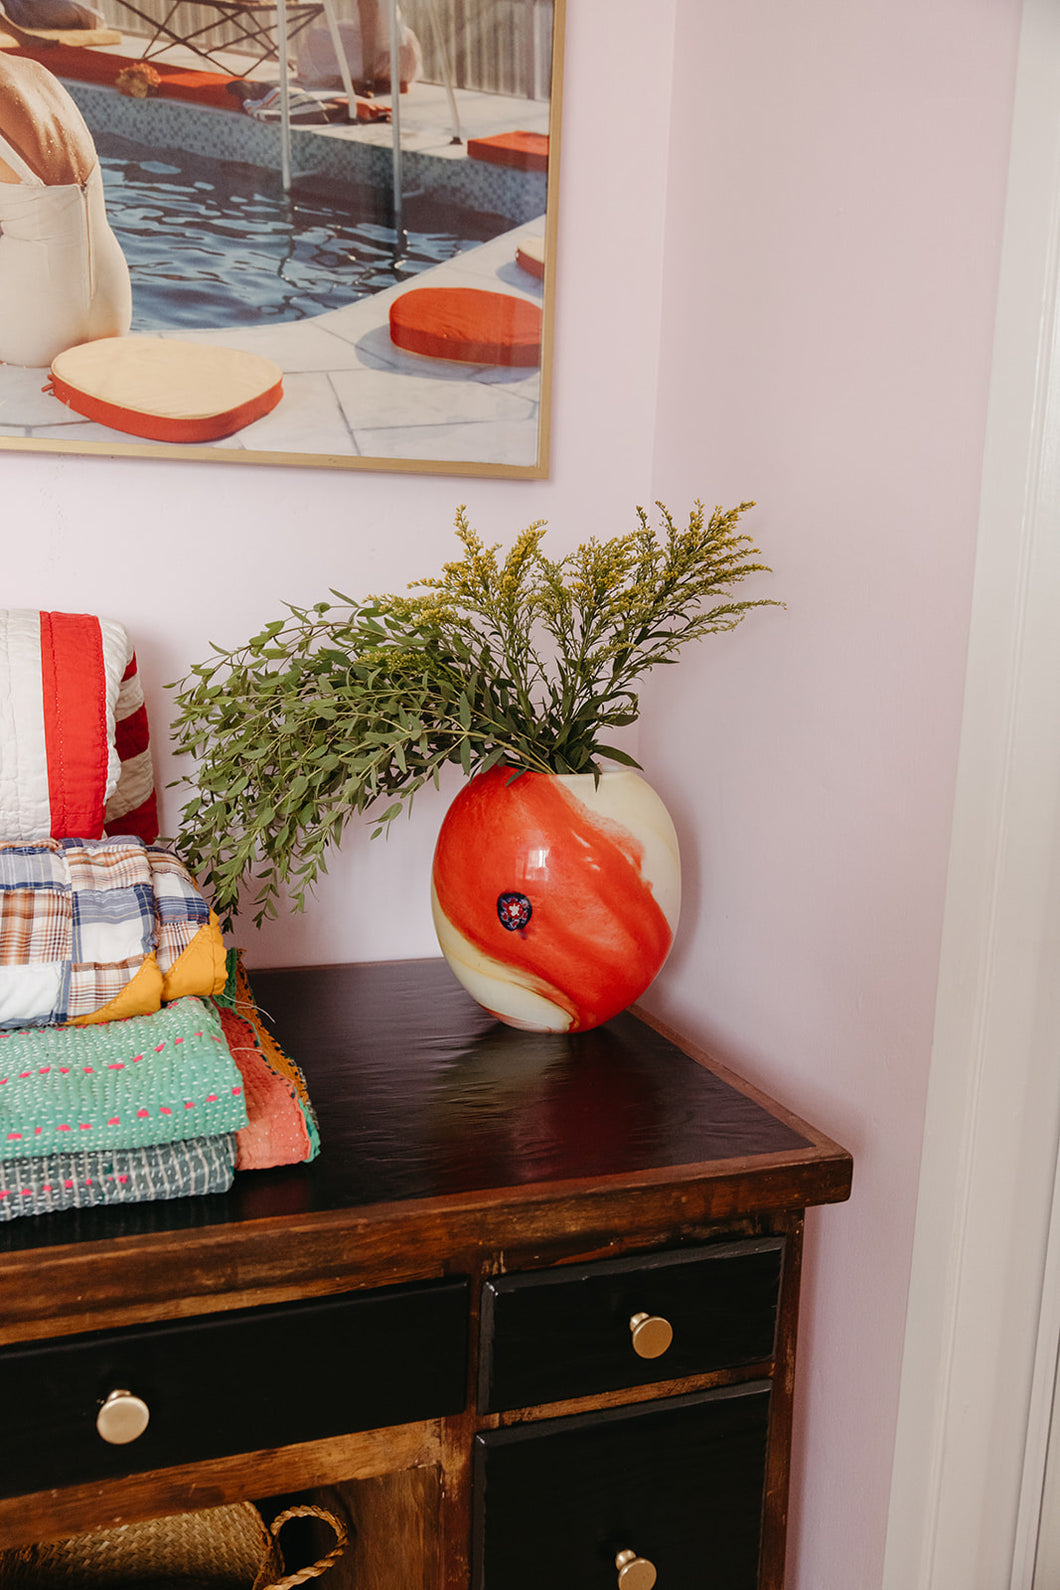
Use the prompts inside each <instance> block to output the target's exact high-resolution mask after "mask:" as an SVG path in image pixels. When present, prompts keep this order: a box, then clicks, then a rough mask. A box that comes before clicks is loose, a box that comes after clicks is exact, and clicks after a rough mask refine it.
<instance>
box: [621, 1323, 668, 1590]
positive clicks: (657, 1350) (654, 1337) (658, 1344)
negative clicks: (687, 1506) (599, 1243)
mask: <svg viewBox="0 0 1060 1590" xmlns="http://www.w3.org/2000/svg"><path fill="white" fill-rule="evenodd" d="M629 1328H630V1331H631V1332H632V1335H633V1351H634V1352H635V1353H636V1354H637V1356H638V1357H639V1358H661V1357H662V1355H663V1353H664V1352H665V1351H666V1349H667V1348H668V1347H669V1345H670V1343H671V1342H672V1341H673V1339H674V1328H673V1326H672V1325H671V1324H670V1321H669V1320H668V1319H663V1318H662V1317H661V1316H660V1315H658V1314H634V1316H633V1318H632V1319H631V1320H630V1322H629ZM653 1571H654V1570H653ZM634 1590H638V1587H636V1586H635V1587H634Z"/></svg>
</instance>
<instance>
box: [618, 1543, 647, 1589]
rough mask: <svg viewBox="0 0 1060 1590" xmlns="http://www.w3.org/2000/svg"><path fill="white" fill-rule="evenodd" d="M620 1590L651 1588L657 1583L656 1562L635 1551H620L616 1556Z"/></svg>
mask: <svg viewBox="0 0 1060 1590" xmlns="http://www.w3.org/2000/svg"><path fill="white" fill-rule="evenodd" d="M615 1567H616V1568H617V1569H618V1590H651V1587H652V1585H653V1584H654V1583H655V1564H654V1563H653V1562H649V1561H648V1559H647V1557H638V1556H637V1553H636V1552H635V1551H620V1552H619V1554H618V1556H617V1557H616V1558H615Z"/></svg>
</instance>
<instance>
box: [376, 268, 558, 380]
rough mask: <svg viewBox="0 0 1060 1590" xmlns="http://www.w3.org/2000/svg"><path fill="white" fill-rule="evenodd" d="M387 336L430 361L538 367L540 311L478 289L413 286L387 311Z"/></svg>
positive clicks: (503, 294)
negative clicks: (388, 321) (450, 360)
mask: <svg viewBox="0 0 1060 1590" xmlns="http://www.w3.org/2000/svg"><path fill="white" fill-rule="evenodd" d="M390 337H391V340H392V341H393V343H394V344H395V346H397V347H398V348H404V349H405V351H406V352H407V353H420V354H426V355H427V357H428V358H432V359H455V360H458V361H459V362H460V363H461V364H503V365H519V366H524V365H526V366H532V365H536V364H540V362H541V310H540V309H539V308H538V306H537V304H532V303H529V302H528V301H527V300H526V299H525V298H514V297H512V295H511V294H509V293H491V292H486V291H485V290H484V289H482V288H479V287H413V288H412V289H411V290H410V291H409V292H407V293H402V295H401V297H400V298H395V300H394V302H393V303H392V304H391V306H390Z"/></svg>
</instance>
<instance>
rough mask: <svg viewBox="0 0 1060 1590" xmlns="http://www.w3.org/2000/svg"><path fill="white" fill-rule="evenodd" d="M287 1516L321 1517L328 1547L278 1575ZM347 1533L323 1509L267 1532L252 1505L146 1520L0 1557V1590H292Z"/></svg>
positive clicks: (338, 1548) (342, 1546) (282, 1518)
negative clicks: (328, 1532) (331, 1539)
mask: <svg viewBox="0 0 1060 1590" xmlns="http://www.w3.org/2000/svg"><path fill="white" fill-rule="evenodd" d="M289 1518H322V1519H323V1520H324V1522H325V1523H327V1524H330V1525H331V1527H332V1529H333V1530H334V1531H335V1545H334V1546H333V1547H332V1549H331V1550H330V1551H329V1552H328V1553H327V1555H326V1556H324V1557H321V1558H320V1560H319V1561H318V1562H315V1563H313V1564H312V1565H311V1566H310V1567H308V1568H302V1569H301V1570H300V1571H299V1572H298V1573H292V1574H285V1573H284V1564H283V1554H282V1552H281V1551H280V1543H279V1533H280V1530H281V1529H282V1528H283V1525H284V1524H285V1523H286V1522H287V1520H288V1519H289ZM346 1541H347V1536H346V1529H345V1526H344V1525H343V1524H342V1523H341V1522H340V1520H339V1519H337V1518H336V1517H335V1516H334V1514H332V1513H329V1512H326V1511H325V1510H324V1508H322V1507H310V1506H305V1507H289V1508H288V1509H287V1511H286V1512H283V1513H281V1514H280V1515H279V1517H278V1518H276V1519H274V1520H273V1523H272V1525H271V1527H267V1526H266V1524H265V1520H264V1519H263V1518H262V1516H261V1514H260V1513H259V1512H258V1510H257V1508H256V1507H255V1506H254V1504H253V1503H252V1502H236V1503H234V1504H233V1505H232V1506H230V1507H211V1508H208V1509H207V1510H206V1511H204V1512H199V1513H178V1514H176V1515H174V1516H173V1517H171V1518H150V1519H147V1520H145V1521H144V1522H143V1523H138V1524H119V1525H118V1526H117V1527H116V1528H114V1529H99V1530H93V1531H92V1532H91V1533H90V1534H87V1535H73V1536H71V1537H70V1538H69V1539H68V1540H53V1541H46V1542H44V1543H43V1544H41V1545H36V1546H21V1547H19V1548H18V1549H17V1550H12V1551H5V1552H0V1585H2V1586H3V1587H4V1590H69V1587H70V1586H76V1587H77V1590H95V1587H97V1586H98V1587H106V1590H293V1586H295V1585H299V1584H304V1583H305V1581H306V1580H307V1579H315V1578H317V1577H318V1576H319V1575H320V1574H322V1573H326V1572H327V1571H328V1569H329V1568H330V1567H331V1565H332V1564H333V1563H335V1562H337V1561H338V1559H339V1558H340V1557H341V1556H342V1554H343V1552H344V1551H345V1550H346Z"/></svg>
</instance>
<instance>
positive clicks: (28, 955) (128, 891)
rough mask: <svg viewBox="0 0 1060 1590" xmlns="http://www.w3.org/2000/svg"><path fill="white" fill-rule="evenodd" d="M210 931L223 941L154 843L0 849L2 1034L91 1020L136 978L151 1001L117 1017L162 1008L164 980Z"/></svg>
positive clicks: (9, 845)
mask: <svg viewBox="0 0 1060 1590" xmlns="http://www.w3.org/2000/svg"><path fill="white" fill-rule="evenodd" d="M204 933H216V934H217V938H218V942H219V941H220V933H219V929H217V927H216V918H213V917H212V914H211V912H210V908H209V906H208V904H207V902H206V900H205V899H204V898H203V896H202V894H201V893H200V892H199V890H198V888H197V887H196V885H195V883H194V881H193V879H192V877H191V875H190V873H189V872H188V870H187V868H186V867H185V866H184V865H183V863H182V862H181V861H180V860H178V858H177V857H176V856H174V855H172V854H171V853H170V852H169V851H166V850H164V849H162V848H161V847H160V846H158V845H145V844H144V843H143V841H142V840H139V839H133V838H130V837H125V836H122V837H117V838H113V839H99V840H85V839H47V840H42V841H40V842H39V843H35V844H17V843H13V842H6V843H0V1028H11V1027H24V1026H48V1025H53V1024H56V1023H62V1022H68V1021H76V1020H77V1019H78V1018H85V1017H89V1016H91V1015H93V1014H94V1013H96V1012H99V1011H101V1010H102V1009H103V1008H104V1007H106V1006H108V1005H110V1004H111V1002H112V1001H114V1000H115V999H117V998H119V997H120V996H121V995H122V993H123V991H125V990H127V989H128V987H129V985H130V984H131V983H132V980H133V979H134V978H135V977H137V975H138V974H139V975H140V976H141V982H142V983H143V984H144V987H145V989H146V995H145V999H144V1000H141V1001H139V1002H138V1004H137V1005H136V1007H135V1008H134V1007H132V1006H130V1007H129V1008H128V1009H120V1010H116V1011H115V1012H114V1014H115V1015H130V1014H146V1013H147V1010H150V1009H158V1008H159V1005H160V1004H161V1002H162V1000H163V999H164V998H165V997H166V993H165V983H166V979H167V977H168V976H169V975H170V974H171V973H172V972H173V968H174V967H175V966H176V963H177V962H178V960H180V958H181V956H182V955H184V953H185V951H187V950H188V949H189V947H190V946H191V944H192V942H193V940H195V939H196V937H197V936H199V935H202V934H204ZM222 954H223V952H222ZM145 970H146V971H148V972H150V973H151V976H150V978H144V977H143V973H144V971H145ZM214 991H215V988H214V986H213V985H212V984H211V986H204V987H202V988H201V989H199V988H188V987H187V986H184V987H183V988H182V989H181V992H183V993H201V994H203V995H210V994H212V993H213V992H214ZM145 1005H146V1009H145V1008H144V1007H145Z"/></svg>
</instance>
